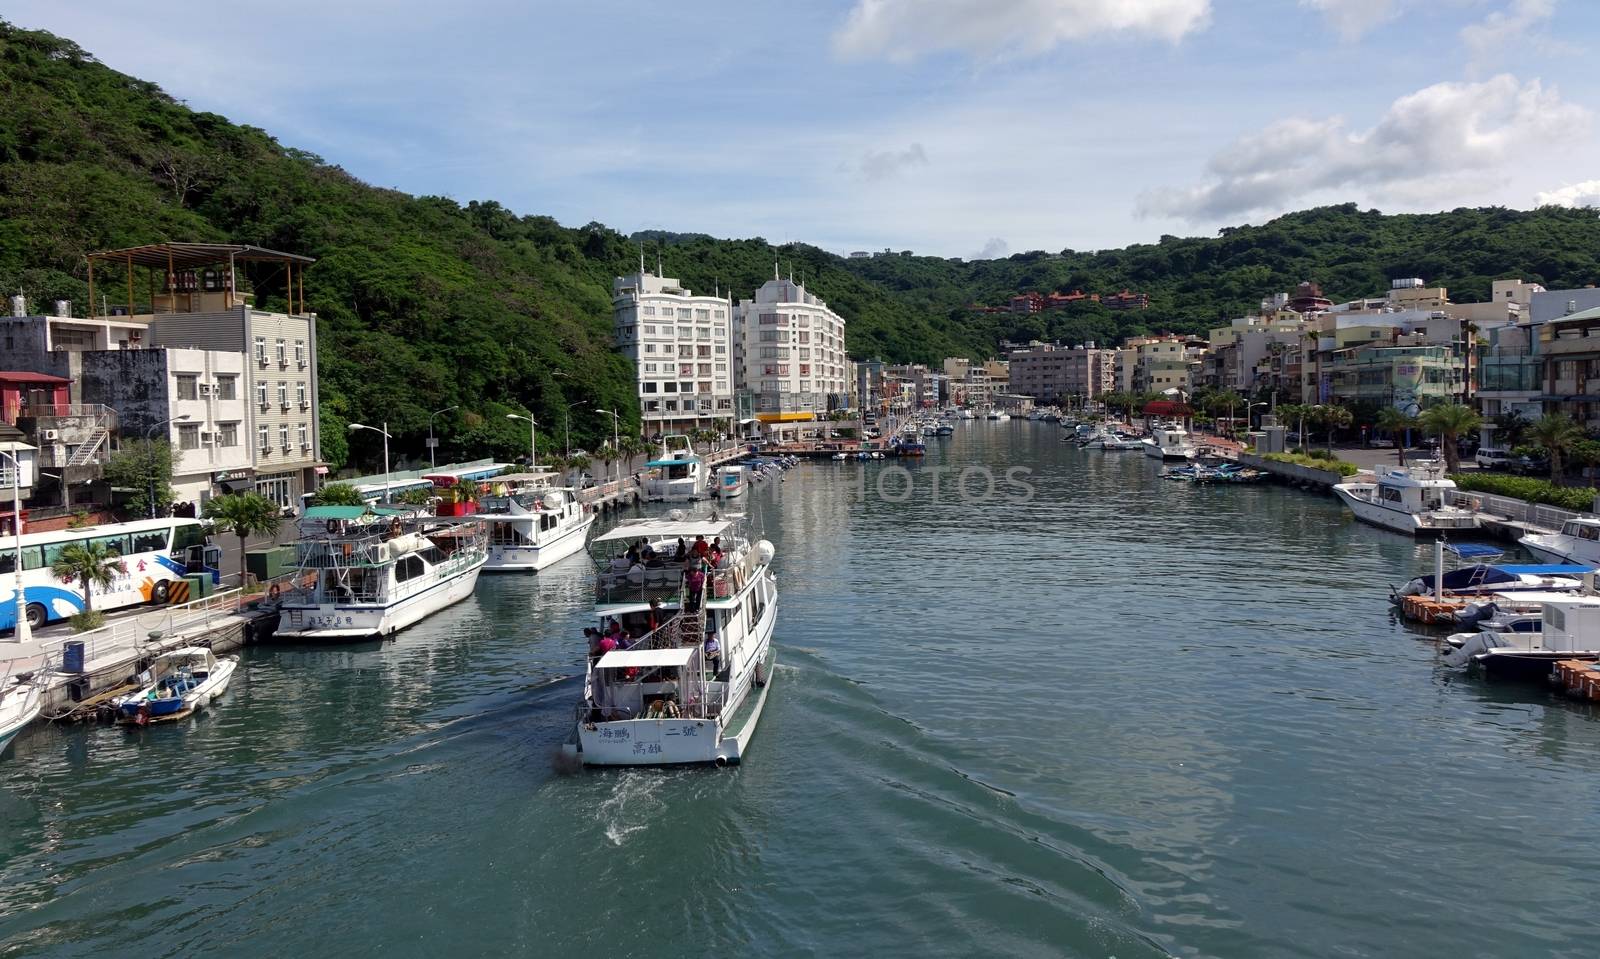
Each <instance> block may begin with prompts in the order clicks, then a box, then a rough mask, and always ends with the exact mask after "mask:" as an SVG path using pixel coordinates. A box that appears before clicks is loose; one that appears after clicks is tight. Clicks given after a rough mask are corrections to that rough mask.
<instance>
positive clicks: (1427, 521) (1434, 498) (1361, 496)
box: [1333, 460, 1478, 536]
mask: <svg viewBox="0 0 1600 959" xmlns="http://www.w3.org/2000/svg"><path fill="white" fill-rule="evenodd" d="M1455 488H1456V484H1455V483H1454V482H1453V481H1451V480H1450V479H1449V478H1448V477H1446V476H1445V475H1444V466H1443V465H1442V464H1440V463H1438V462H1435V461H1431V460H1429V461H1423V462H1419V463H1413V464H1412V465H1410V466H1395V467H1388V468H1385V469H1384V470H1383V471H1382V472H1380V473H1379V474H1378V476H1377V482H1374V483H1339V484H1337V485H1335V486H1334V488H1333V491H1334V493H1335V494H1337V495H1338V497H1339V499H1340V500H1342V501H1343V502H1344V505H1346V506H1348V507H1350V511H1351V512H1352V513H1354V514H1356V519H1359V520H1361V521H1362V522H1364V523H1371V524H1373V525H1374V526H1382V527H1383V528H1384V529H1391V530H1394V531H1395V532H1397V533H1409V534H1411V535H1413V536H1418V535H1436V534H1438V533H1445V532H1453V531H1456V530H1470V529H1477V528H1478V514H1476V513H1474V512H1472V511H1471V510H1465V509H1460V508H1458V507H1455V506H1447V505H1445V498H1444V496H1445V491H1446V490H1453V489H1455Z"/></svg>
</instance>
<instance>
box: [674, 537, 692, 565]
mask: <svg viewBox="0 0 1600 959" xmlns="http://www.w3.org/2000/svg"><path fill="white" fill-rule="evenodd" d="M672 558H673V559H675V560H677V561H678V562H680V563H681V562H683V561H684V560H685V559H688V558H689V548H688V546H686V545H684V542H683V537H682V536H679V537H678V551H677V552H676V553H673V554H672Z"/></svg>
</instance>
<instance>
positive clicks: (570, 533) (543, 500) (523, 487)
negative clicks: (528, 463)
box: [475, 473, 595, 573]
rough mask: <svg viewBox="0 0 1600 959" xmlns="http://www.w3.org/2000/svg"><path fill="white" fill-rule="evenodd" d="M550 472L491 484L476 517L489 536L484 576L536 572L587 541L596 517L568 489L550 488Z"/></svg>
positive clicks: (502, 478)
mask: <svg viewBox="0 0 1600 959" xmlns="http://www.w3.org/2000/svg"><path fill="white" fill-rule="evenodd" d="M553 479H555V474H554V473H513V474H510V475H506V476H497V477H495V478H494V479H492V480H490V481H489V485H490V486H491V488H492V489H493V490H494V492H492V493H491V494H490V495H487V496H484V497H483V499H482V503H481V508H480V511H479V512H478V513H477V514H475V515H476V518H477V519H479V520H481V521H483V523H484V525H485V527H487V533H488V560H487V561H486V562H485V563H484V565H483V570H484V572H487V573H494V572H537V571H539V570H541V569H544V568H545V567H547V566H550V565H551V564H553V563H556V562H558V561H560V560H562V559H565V558H566V557H568V556H571V555H573V554H574V553H577V552H580V551H581V550H582V549H583V547H584V543H585V542H587V540H588V536H589V530H590V529H591V528H592V527H593V526H594V521H595V515H594V514H593V513H591V512H589V511H588V510H587V509H586V508H585V507H584V505H583V504H582V503H580V502H578V492H577V490H575V489H572V488H571V487H562V486H552V485H550V481H551V480H553Z"/></svg>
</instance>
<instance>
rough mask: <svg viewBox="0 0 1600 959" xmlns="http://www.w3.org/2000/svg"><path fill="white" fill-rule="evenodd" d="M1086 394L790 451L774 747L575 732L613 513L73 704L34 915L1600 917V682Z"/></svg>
mask: <svg viewBox="0 0 1600 959" xmlns="http://www.w3.org/2000/svg"><path fill="white" fill-rule="evenodd" d="M1059 437H1060V431H1059V430H1058V429H1057V428H1055V427H1053V426H1049V425H1046V424H1042V423H1030V422H1027V421H1021V420H1016V421H1012V422H1009V423H989V422H983V421H978V422H972V423H967V424H964V425H962V426H961V427H960V428H959V429H958V430H957V433H956V435H955V436H953V437H949V438H945V439H939V440H932V439H930V440H929V441H928V442H929V447H930V449H929V455H928V456H927V458H926V459H925V460H923V461H921V462H919V463H910V464H905V465H897V464H894V463H887V464H880V463H866V464H860V463H854V462H850V463H834V462H831V461H822V462H814V463H807V464H803V465H801V466H799V467H797V468H795V469H794V470H791V471H790V472H789V473H788V474H786V477H785V478H784V479H783V480H782V481H781V482H780V481H777V480H774V481H771V482H769V483H767V484H765V485H762V486H757V487H756V488H755V489H754V490H753V491H752V493H751V495H750V497H749V499H750V502H749V504H748V508H749V510H750V512H751V513H752V514H753V516H754V518H755V519H756V521H757V523H758V525H759V527H760V529H761V530H762V532H763V533H764V535H765V536H766V537H767V538H769V539H771V540H772V541H773V543H774V544H775V545H776V547H777V560H776V563H775V568H776V570H777V572H778V575H779V586H780V600H779V604H780V605H779V626H778V631H777V636H776V643H777V648H778V656H779V663H780V665H779V668H778V669H777V671H776V674H775V677H774V685H773V687H772V695H771V699H770V701H769V704H768V707H767V712H766V714H765V716H764V718H763V719H762V722H761V727H760V729H759V730H758V731H757V733H756V736H755V740H754V743H753V745H752V747H751V750H750V754H749V756H748V758H747V761H746V762H745V763H744V764H743V765H742V766H740V767H738V768H735V769H726V770H713V769H674V770H653V769H651V770H632V771H593V770H591V771H585V772H580V773H577V774H570V773H565V772H562V771H558V769H557V768H556V764H555V763H554V761H553V759H554V755H555V753H556V752H557V747H558V744H559V743H560V741H561V740H562V738H563V737H564V736H565V735H566V733H567V732H568V729H569V724H570V721H571V717H572V708H573V703H574V700H575V699H576V697H577V696H578V695H579V692H580V685H579V682H578V680H577V676H578V675H579V673H580V670H581V662H582V656H583V641H582V637H581V630H582V627H583V626H584V625H586V624H587V623H588V614H589V604H590V601H591V598H592V597H591V592H590V582H591V580H590V571H589V567H588V566H587V564H586V563H585V561H584V560H583V559H582V558H581V557H577V558H574V559H573V560H569V561H566V562H563V563H562V564H560V565H558V566H556V567H554V568H552V569H549V570H547V571H545V572H543V573H541V574H539V575H538V576H507V577H495V578H490V577H487V576H486V577H484V578H483V579H482V580H481V582H480V584H479V587H478V590H477V593H476V594H475V595H474V596H472V597H471V598H469V599H468V600H467V601H465V602H464V603H462V604H460V605H458V606H456V607H453V608H451V609H449V610H447V611H445V612H443V613H441V614H439V615H437V616H435V617H433V618H432V619H429V620H427V621H425V622H424V623H422V624H421V625H419V626H417V627H415V628H413V629H410V630H407V631H405V632H404V633H402V634H400V635H399V636H398V637H397V638H396V639H394V640H393V641H391V642H387V643H383V644H378V643H372V644H367V645H350V646H325V647H305V646H263V647H252V648H250V649H248V650H246V651H245V652H244V654H243V662H242V665H241V669H240V672H239V674H238V675H237V676H236V677H235V679H234V682H233V685H232V688H231V689H230V690H229V692H228V694H227V696H226V697H225V698H224V699H223V700H221V701H220V702H219V704H218V706H217V707H216V708H214V709H213V710H211V711H210V712H208V713H206V714H203V715H202V716H200V717H199V718H197V719H195V720H193V721H189V722H184V723H178V724H174V725H172V726H167V727H155V728H150V729H147V730H144V731H140V732H133V733H130V732H127V731H124V730H123V729H118V728H110V727H102V726H81V727H36V728H34V729H31V730H28V731H27V732H25V733H24V734H23V735H22V736H21V737H19V739H18V740H17V742H16V744H15V746H14V747H13V749H12V751H11V753H10V754H9V755H7V756H6V757H5V758H4V759H3V760H0V956H29V957H33V956H91V955H99V956H104V955H109V954H112V953H116V954H138V955H144V956H158V955H175V954H179V953H184V952H190V951H197V954H226V955H229V956H235V957H242V956H283V955H297V954H298V955H340V956H382V957H385V959H396V957H409V956H436V955H441V954H444V955H453V956H454V955H518V954H521V955H594V956H682V955H690V954H692V955H708V956H731V955H754V956H803V955H819V954H843V955H879V956H903V955H921V956H945V955H951V956H954V955H960V956H970V955H1010V956H1060V955H1068V956H1097V957H1103V956H1115V957H1118V959H1132V957H1141V956H1164V955H1176V956H1216V957H1230V959H1236V957H1246V956H1273V957H1277V956H1332V955H1339V956H1374V957H1378V956H1384V957H1392V956H1421V955H1441V956H1442V955H1461V956H1511V955H1539V956H1571V957H1578V956H1583V957H1588V956H1592V955H1593V954H1594V950H1595V946H1594V942H1595V939H1594V936H1595V934H1596V933H1597V931H1600V930H1597V923H1596V921H1595V919H1594V907H1595V903H1597V902H1600V843H1597V842H1596V841H1595V840H1594V839H1593V836H1594V835H1595V834H1596V832H1597V830H1600V793H1597V791H1596V790H1595V783H1596V781H1597V778H1596V777H1597V774H1600V716H1597V714H1596V713H1595V711H1594V710H1592V709H1590V708H1586V707H1581V706H1574V705H1572V704H1570V703H1568V702H1566V701H1564V700H1562V699H1560V698H1559V697H1556V696H1553V695H1551V694H1549V693H1548V692H1546V691H1545V690H1543V689H1540V688H1536V687H1525V686H1499V685H1490V684H1487V683H1485V682H1482V681H1479V680H1476V679H1473V678H1469V677H1466V676H1464V675H1459V674H1455V673H1451V672H1448V671H1445V670H1443V669H1441V668H1439V667H1438V666H1437V665H1436V652H1435V648H1434V645H1433V644H1432V643H1431V642H1430V641H1428V638H1427V637H1426V636H1425V635H1423V634H1420V633H1417V632H1414V631H1410V630H1408V628H1406V627H1404V626H1402V625H1401V624H1399V623H1397V622H1396V621H1395V620H1394V619H1393V618H1392V617H1391V614H1390V612H1389V609H1388V606H1387V603H1386V602H1385V597H1386V593H1387V590H1388V586H1389V584H1399V583H1401V582H1403V581H1404V580H1406V579H1408V578H1409V577H1411V576H1412V575H1415V574H1416V573H1418V572H1421V571H1423V570H1425V569H1426V567H1427V566H1428V564H1429V562H1430V557H1431V550H1429V549H1428V548H1427V547H1426V546H1422V545H1419V544H1417V543H1413V542H1412V541H1411V540H1409V539H1407V538H1404V537H1401V536H1397V535H1394V534H1390V533H1386V532H1383V531H1381V530H1376V529H1373V528H1370V527H1365V526H1360V525H1357V524H1356V523H1354V522H1353V521H1352V520H1351V519H1350V518H1349V517H1348V516H1347V515H1346V514H1344V513H1343V511H1342V510H1341V509H1340V507H1339V506H1338V504H1337V503H1336V502H1335V501H1334V500H1332V499H1331V498H1326V497H1322V496H1317V495H1311V494H1307V493H1304V492H1299V491H1295V490H1290V489H1285V488H1279V487H1270V486H1260V487H1256V486H1252V487H1236V488H1229V487H1221V488H1210V487H1192V486H1190V485H1188V484H1179V483H1171V482H1164V481H1162V480H1160V479H1159V478H1158V474H1159V472H1160V466H1159V464H1157V463H1155V462H1153V461H1152V460H1150V459H1148V458H1147V457H1144V456H1143V455H1141V454H1140V453H1138V452H1129V453H1101V452H1097V451H1080V450H1078V449H1076V448H1075V447H1074V446H1073V445H1072V444H1067V443H1062V442H1060V439H1059ZM949 467H955V469H947V468H949ZM966 467H982V468H985V469H987V470H990V471H992V474H993V475H994V476H995V478H996V483H995V491H994V496H993V497H992V498H985V497H984V496H983V494H984V493H986V492H987V484H986V483H985V481H984V480H983V479H982V477H981V475H979V474H978V473H976V472H972V473H969V474H968V475H967V476H966V477H965V478H964V479H965V482H964V483H961V484H960V485H959V487H958V483H957V481H958V480H959V479H962V478H961V477H959V476H958V475H957V473H958V471H959V470H960V469H962V468H966ZM1011 469H1024V470H1027V471H1028V472H1027V473H1026V474H1022V473H1014V474H1012V476H1013V477H1014V478H1015V479H1016V480H1018V481H1020V483H1024V484H1026V485H1027V486H1028V487H1030V488H1031V496H1030V495H1025V492H1024V490H1023V489H1022V487H1021V486H1019V485H1018V484H1017V483H1015V482H1010V481H1008V479H1007V475H1006V471H1007V470H1011ZM880 478H881V479H882V483H881V485H880V483H879V480H880ZM935 480H937V481H938V484H939V488H938V491H937V493H935V491H934V482H935ZM963 493H965V494H966V495H965V496H963V495H962V494H963Z"/></svg>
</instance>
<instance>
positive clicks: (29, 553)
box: [6, 546, 44, 570]
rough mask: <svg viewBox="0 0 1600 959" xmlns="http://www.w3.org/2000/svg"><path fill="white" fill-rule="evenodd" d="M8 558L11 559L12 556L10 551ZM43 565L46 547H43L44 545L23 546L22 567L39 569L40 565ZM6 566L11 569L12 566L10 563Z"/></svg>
mask: <svg viewBox="0 0 1600 959" xmlns="http://www.w3.org/2000/svg"><path fill="white" fill-rule="evenodd" d="M6 559H7V560H8V561H9V560H10V559H11V556H10V554H9V553H8V554H7V555H6ZM43 565H44V547H42V546H24V547H23V548H22V568H23V569H24V570H29V569H38V568H39V567H41V566H43ZM6 568H7V569H10V568H11V567H10V566H9V565H8V566H7V567H6Z"/></svg>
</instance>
